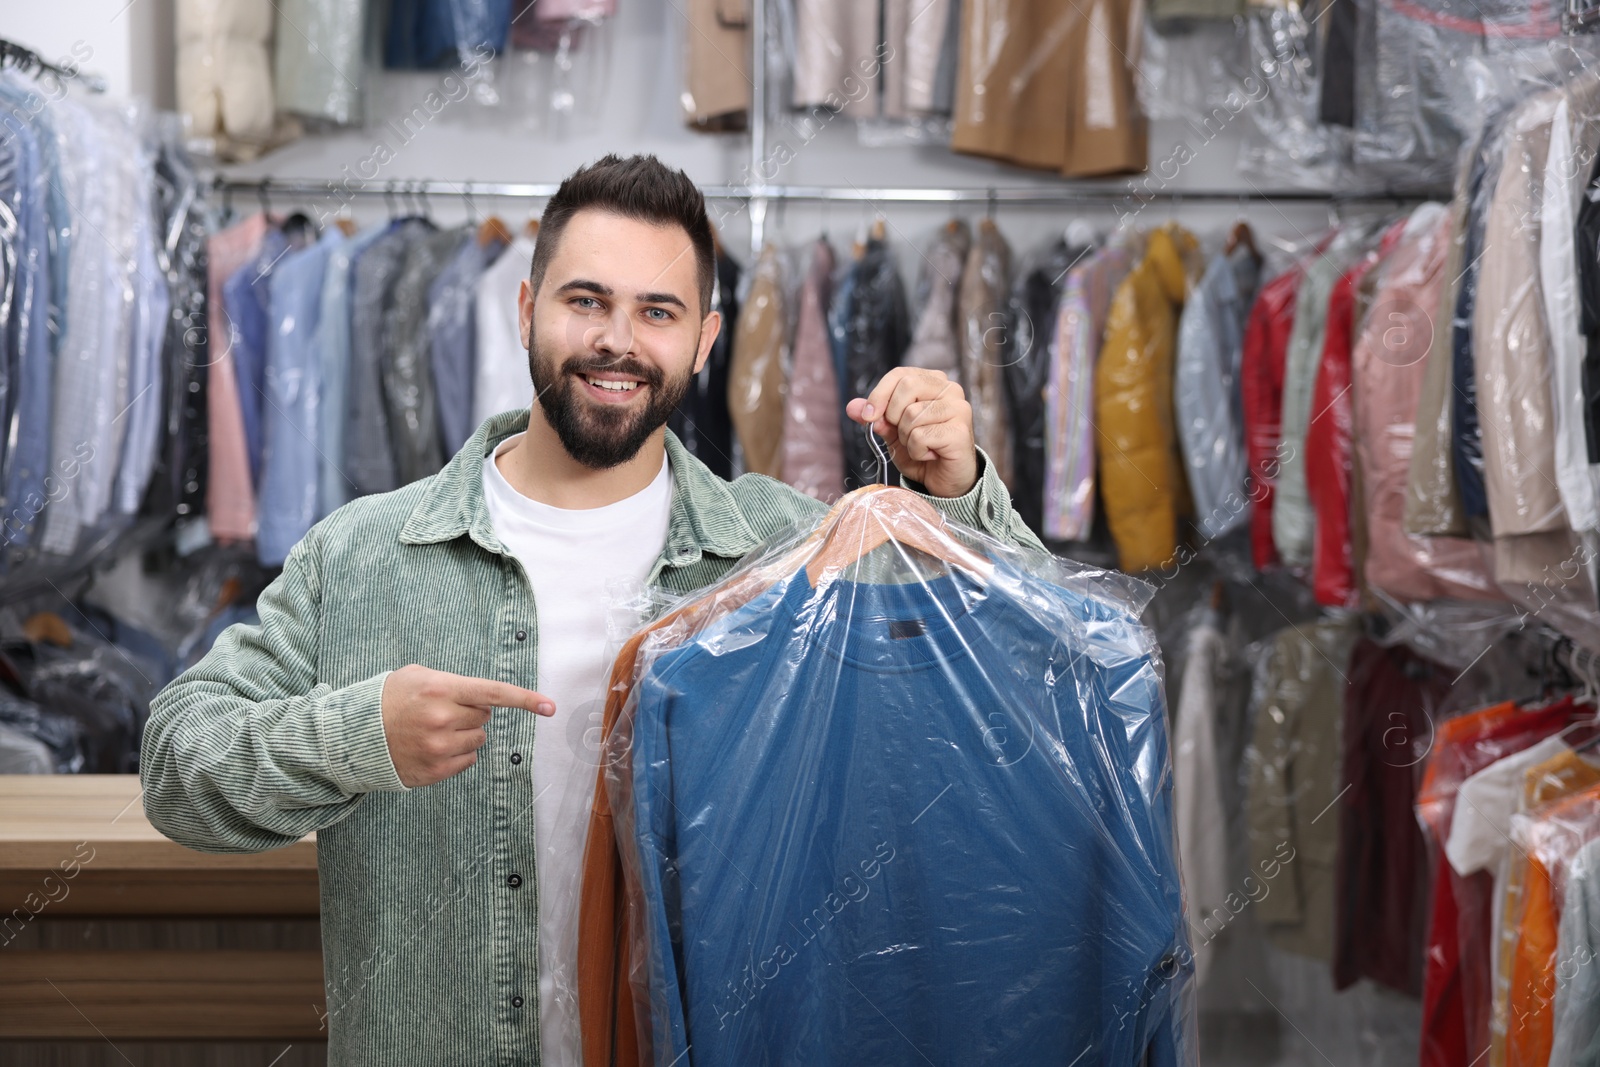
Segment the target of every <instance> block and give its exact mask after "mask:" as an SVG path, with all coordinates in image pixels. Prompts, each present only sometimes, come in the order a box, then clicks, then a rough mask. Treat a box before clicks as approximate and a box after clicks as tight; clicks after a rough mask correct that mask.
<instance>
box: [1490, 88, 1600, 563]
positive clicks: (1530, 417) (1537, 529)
mask: <svg viewBox="0 0 1600 1067" xmlns="http://www.w3.org/2000/svg"><path fill="white" fill-rule="evenodd" d="M1586 80H1587V81H1589V82H1590V86H1591V88H1590V92H1589V94H1588V97H1592V98H1593V100H1591V103H1593V102H1600V78H1594V79H1586ZM1563 99H1565V96H1564V92H1563V90H1561V89H1553V90H1547V91H1545V92H1542V93H1539V94H1538V95H1536V96H1534V97H1533V98H1531V99H1530V100H1528V101H1527V102H1526V103H1524V104H1523V105H1522V106H1520V107H1519V108H1518V109H1517V110H1516V111H1515V112H1513V114H1512V116H1511V118H1510V119H1509V121H1508V125H1507V137H1508V143H1507V145H1506V149H1505V158H1504V161H1503V162H1502V165H1501V168H1500V176H1499V181H1498V182H1497V183H1496V186H1495V191H1494V196H1493V198H1492V199H1491V201H1490V203H1489V210H1488V215H1487V218H1486V219H1485V221H1484V234H1483V242H1484V248H1485V249H1486V250H1487V251H1488V253H1489V254H1486V255H1485V256H1484V258H1483V262H1482V264H1481V265H1480V266H1479V268H1478V300H1477V303H1476V305H1475V306H1474V309H1473V331H1472V332H1473V365H1474V367H1473V369H1474V372H1475V373H1476V375H1477V386H1478V415H1479V418H1480V420H1481V421H1482V424H1483V450H1484V487H1485V489H1486V490H1487V492H1488V498H1489V521H1490V525H1491V526H1492V527H1493V530H1494V536H1495V546H1496V552H1495V555H1496V573H1497V575H1498V576H1499V577H1500V579H1501V581H1517V580H1533V579H1535V578H1537V577H1538V576H1539V575H1540V574H1541V573H1542V571H1543V565H1544V563H1547V562H1553V563H1555V564H1558V565H1559V563H1560V562H1561V561H1562V559H1564V558H1565V557H1566V555H1567V549H1568V539H1567V538H1566V537H1561V538H1559V539H1554V538H1534V539H1531V540H1528V541H1521V540H1519V539H1520V538H1522V537H1523V536H1524V535H1537V534H1548V533H1553V532H1559V531H1564V530H1566V529H1567V515H1566V509H1565V508H1564V507H1563V506H1562V503H1561V494H1560V491H1559V489H1558V488H1557V486H1558V482H1557V476H1558V475H1557V470H1556V463H1555V439H1556V425H1555V419H1554V413H1553V411H1552V410H1551V406H1552V400H1551V373H1550V334H1549V329H1548V327H1547V325H1546V323H1545V318H1544V306H1543V301H1542V299H1541V297H1540V293H1539V203H1540V185H1541V183H1542V178H1543V174H1544V166H1545V162H1546V160H1547V156H1548V153H1549V147H1550V127H1551V121H1552V120H1553V118H1554V117H1555V111H1556V108H1557V106H1558V105H1559V104H1560V103H1561V102H1562V100H1563ZM1512 555H1516V556H1519V557H1524V558H1523V559H1522V560H1521V561H1520V562H1519V563H1518V564H1516V565H1515V566H1514V567H1513V572H1512V573H1508V572H1507V569H1506V567H1505V564H1506V563H1507V562H1508V561H1509V560H1508V557H1510V556H1512ZM1528 557H1531V558H1528ZM1520 576H1525V578H1524V577H1520Z"/></svg>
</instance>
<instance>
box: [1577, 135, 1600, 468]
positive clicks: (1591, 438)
mask: <svg viewBox="0 0 1600 1067" xmlns="http://www.w3.org/2000/svg"><path fill="white" fill-rule="evenodd" d="M1575 236H1576V242H1577V246H1578V247H1577V258H1578V284H1579V291H1578V304H1579V311H1580V313H1581V315H1580V318H1581V322H1582V326H1583V335H1584V349H1583V400H1584V408H1583V429H1584V439H1585V441H1586V443H1587V444H1588V446H1589V462H1590V463H1600V159H1597V160H1596V161H1595V165H1594V170H1593V171H1592V172H1591V173H1590V175H1589V184H1588V186H1587V188H1585V189H1584V191H1583V195H1582V196H1581V198H1580V199H1579V203H1578V225H1577V233H1576V235H1575Z"/></svg>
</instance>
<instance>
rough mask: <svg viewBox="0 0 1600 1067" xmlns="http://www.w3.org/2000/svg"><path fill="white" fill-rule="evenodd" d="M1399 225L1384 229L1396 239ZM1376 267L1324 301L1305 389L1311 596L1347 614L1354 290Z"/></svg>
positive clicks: (1372, 260) (1353, 273) (1368, 260)
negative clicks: (1318, 344) (1319, 339)
mask: <svg viewBox="0 0 1600 1067" xmlns="http://www.w3.org/2000/svg"><path fill="white" fill-rule="evenodd" d="M1402 229H1404V224H1403V223H1397V224H1395V225H1394V226H1391V227H1390V230H1389V232H1390V233H1392V234H1398V233H1399V231H1401V230H1402ZM1377 261H1378V254H1377V252H1376V251H1373V252H1370V253H1368V254H1367V255H1365V256H1362V257H1361V258H1360V259H1359V260H1357V261H1356V264H1355V266H1353V267H1351V268H1350V269H1349V270H1347V271H1345V272H1344V274H1343V275H1341V276H1340V278H1339V280H1338V281H1337V282H1336V283H1334V286H1333V292H1332V293H1330V294H1329V295H1328V319H1327V327H1326V330H1325V332H1324V339H1323V345H1322V359H1321V360H1320V362H1318V364H1317V376H1316V381H1315V383H1314V384H1313V386H1312V389H1311V419H1310V422H1309V423H1308V424H1307V426H1306V435H1305V453H1306V455H1305V483H1306V497H1307V499H1308V500H1309V502H1310V505H1311V510H1312V515H1313V519H1314V522H1315V527H1314V529H1313V531H1312V544H1311V591H1312V594H1313V595H1314V596H1315V597H1316V600H1317V603H1319V604H1323V605H1325V606H1327V607H1336V608H1353V607H1355V606H1356V600H1357V589H1356V574H1355V553H1354V545H1353V543H1352V540H1351V533H1350V480H1351V479H1350V475H1351V470H1350V467H1351V462H1352V457H1353V453H1354V450H1355V443H1354V441H1353V439H1352V437H1351V434H1352V430H1353V420H1354V419H1355V410H1354V407H1355V405H1354V402H1353V400H1352V398H1351V396H1350V389H1351V380H1350V358H1351V355H1352V349H1353V347H1354V332H1355V304H1356V289H1357V287H1358V286H1359V285H1360V283H1361V280H1362V279H1363V278H1364V277H1365V276H1366V274H1367V272H1368V271H1369V270H1371V269H1372V268H1373V267H1374V266H1375V265H1376V264H1377Z"/></svg>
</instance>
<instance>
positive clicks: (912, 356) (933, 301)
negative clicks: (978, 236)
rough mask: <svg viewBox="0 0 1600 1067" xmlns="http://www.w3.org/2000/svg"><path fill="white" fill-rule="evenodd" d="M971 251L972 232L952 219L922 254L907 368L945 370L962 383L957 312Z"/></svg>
mask: <svg viewBox="0 0 1600 1067" xmlns="http://www.w3.org/2000/svg"><path fill="white" fill-rule="evenodd" d="M971 249H972V231H971V230H970V229H969V228H968V227H967V224H966V223H965V222H962V221H961V220H960V219H951V220H950V221H949V222H947V223H945V224H944V225H943V226H941V227H940V228H939V231H938V233H936V234H935V235H934V238H933V240H932V241H931V242H929V244H928V248H927V251H925V252H924V253H923V254H922V269H921V272H920V273H919V274H918V275H917V298H916V307H917V310H916V311H915V312H914V313H913V315H912V319H913V320H914V321H915V322H916V327H915V329H914V330H913V332H912V334H911V347H910V348H908V349H906V356H905V359H904V360H903V361H902V362H903V363H904V365H905V366H907V367H925V368H927V369H928V370H938V371H944V373H945V374H947V375H949V376H950V380H951V381H956V382H959V381H960V380H961V335H960V330H961V327H960V324H959V322H958V320H957V315H956V309H957V299H958V297H959V295H960V292H961V271H962V268H963V267H965V265H966V261H967V253H968V252H969V251H970V250H971Z"/></svg>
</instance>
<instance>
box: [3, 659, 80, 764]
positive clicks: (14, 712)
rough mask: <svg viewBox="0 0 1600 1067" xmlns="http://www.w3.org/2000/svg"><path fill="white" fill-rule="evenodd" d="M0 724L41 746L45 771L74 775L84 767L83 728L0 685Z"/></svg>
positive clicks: (64, 716) (60, 714)
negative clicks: (45, 756)
mask: <svg viewBox="0 0 1600 1067" xmlns="http://www.w3.org/2000/svg"><path fill="white" fill-rule="evenodd" d="M3 655H4V654H3V653H0V656H3ZM0 726H5V727H6V728H7V729H10V730H14V731H16V732H17V733H19V734H21V735H22V736H24V737H26V738H28V739H29V740H30V741H34V742H36V743H38V744H40V745H42V746H44V749H45V751H46V752H47V753H49V757H50V771H49V772H48V773H54V774H77V773H79V772H81V771H82V770H83V769H84V764H85V760H84V753H83V748H84V743H83V727H82V726H81V725H80V724H79V723H78V721H77V720H76V719H73V718H72V717H71V716H69V715H66V714H65V713H63V712H60V711H56V710H52V709H47V708H44V707H41V706H40V705H38V704H36V703H34V702H33V701H32V700H28V699H26V698H25V697H21V696H17V695H15V694H13V693H12V692H11V690H10V689H8V688H6V687H4V686H0Z"/></svg>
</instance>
